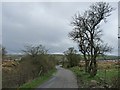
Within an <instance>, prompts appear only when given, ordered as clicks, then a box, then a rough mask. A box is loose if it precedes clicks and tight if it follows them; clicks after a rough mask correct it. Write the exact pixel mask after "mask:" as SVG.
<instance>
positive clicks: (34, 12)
mask: <svg viewBox="0 0 120 90" xmlns="http://www.w3.org/2000/svg"><path fill="white" fill-rule="evenodd" d="M91 4H92V3H89V2H79V3H78V2H75V3H73V2H61V3H60V2H56V3H55V2H44V3H42V2H39V3H33V2H31V3H30V2H26V3H25V2H17V3H15V2H13V3H12V2H11V3H8V2H7V3H3V4H2V44H3V46H5V47H6V49H7V51H8V52H9V53H19V52H21V50H22V49H24V46H25V45H29V44H34V45H38V44H42V45H44V46H45V47H46V48H47V49H49V53H63V52H64V51H65V50H66V49H67V48H69V47H75V49H77V50H78V48H77V44H76V43H75V42H73V41H72V40H70V38H69V37H68V33H69V32H70V31H72V27H71V25H70V22H71V21H72V16H74V14H75V13H77V12H78V11H79V12H80V13H83V12H84V10H87V9H88V8H89V6H90V5H91ZM110 4H111V5H112V6H113V7H114V8H116V10H115V11H113V12H112V15H111V16H110V17H108V18H107V23H103V24H102V25H101V29H103V37H102V39H103V40H104V41H105V42H106V43H108V44H109V45H110V46H112V47H113V48H114V49H113V52H112V53H111V54H113V55H117V51H118V40H117V35H118V11H117V6H118V5H117V2H114V3H110Z"/></svg>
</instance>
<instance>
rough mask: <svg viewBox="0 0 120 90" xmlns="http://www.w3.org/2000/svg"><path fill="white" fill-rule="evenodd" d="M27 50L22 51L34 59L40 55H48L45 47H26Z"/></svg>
mask: <svg viewBox="0 0 120 90" xmlns="http://www.w3.org/2000/svg"><path fill="white" fill-rule="evenodd" d="M25 49H26V50H22V51H23V52H24V53H25V54H27V55H30V56H32V57H35V56H37V55H40V54H46V53H47V51H48V50H46V49H45V47H44V46H42V45H38V46H32V45H29V46H25Z"/></svg>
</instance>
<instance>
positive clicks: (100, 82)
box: [70, 66, 118, 88]
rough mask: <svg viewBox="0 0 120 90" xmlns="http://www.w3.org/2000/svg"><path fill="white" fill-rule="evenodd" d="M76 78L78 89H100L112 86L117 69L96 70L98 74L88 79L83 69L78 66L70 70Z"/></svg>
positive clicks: (88, 76)
mask: <svg viewBox="0 0 120 90" xmlns="http://www.w3.org/2000/svg"><path fill="white" fill-rule="evenodd" d="M70 70H71V71H73V72H74V73H75V75H76V76H77V81H78V86H79V87H80V88H90V87H92V86H93V87H97V88H101V87H104V86H105V85H106V84H107V85H110V86H111V85H112V84H113V82H112V81H113V79H114V78H115V77H117V76H118V70H117V69H109V70H103V69H102V70H98V73H97V75H96V76H95V77H90V75H89V74H88V73H85V72H84V70H83V68H80V67H78V66H76V67H73V68H71V69H70ZM91 81H94V82H91Z"/></svg>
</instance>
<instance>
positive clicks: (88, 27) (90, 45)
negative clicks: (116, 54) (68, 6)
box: [69, 2, 114, 76]
mask: <svg viewBox="0 0 120 90" xmlns="http://www.w3.org/2000/svg"><path fill="white" fill-rule="evenodd" d="M113 10H114V9H113V8H112V6H110V4H109V3H106V2H97V3H94V4H92V5H91V6H90V8H89V9H88V10H87V11H85V12H84V14H80V13H77V14H75V15H74V17H73V21H72V22H71V24H72V26H73V31H71V32H70V33H69V36H70V37H71V38H72V40H74V41H76V42H77V43H78V46H79V51H80V52H81V53H82V54H83V55H84V59H85V71H86V72H89V73H90V75H91V76H95V75H96V73H97V64H96V58H97V57H98V56H99V55H101V54H104V53H105V52H108V51H111V48H110V47H109V46H108V45H107V44H103V41H102V40H101V36H102V30H101V29H100V24H101V23H102V22H103V21H104V22H106V19H107V17H108V16H110V15H111V12H112V11H113Z"/></svg>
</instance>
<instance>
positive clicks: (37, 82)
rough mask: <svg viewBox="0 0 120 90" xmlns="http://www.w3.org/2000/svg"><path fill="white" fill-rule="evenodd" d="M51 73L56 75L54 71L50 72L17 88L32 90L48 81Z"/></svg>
mask: <svg viewBox="0 0 120 90" xmlns="http://www.w3.org/2000/svg"><path fill="white" fill-rule="evenodd" d="M53 73H56V69H53V70H50V71H49V72H48V73H46V74H44V75H43V76H40V77H38V78H36V79H34V80H32V81H31V82H28V83H25V84H23V85H22V86H20V87H19V89H20V90H21V89H22V90H24V89H25V88H28V89H29V90H33V88H37V87H38V86H40V85H41V84H43V83H44V82H45V81H47V80H49V79H50V78H51V77H52V75H53Z"/></svg>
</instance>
